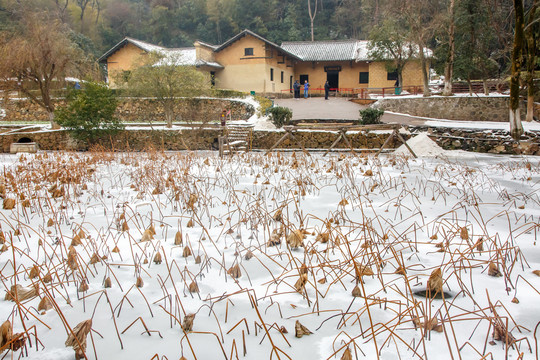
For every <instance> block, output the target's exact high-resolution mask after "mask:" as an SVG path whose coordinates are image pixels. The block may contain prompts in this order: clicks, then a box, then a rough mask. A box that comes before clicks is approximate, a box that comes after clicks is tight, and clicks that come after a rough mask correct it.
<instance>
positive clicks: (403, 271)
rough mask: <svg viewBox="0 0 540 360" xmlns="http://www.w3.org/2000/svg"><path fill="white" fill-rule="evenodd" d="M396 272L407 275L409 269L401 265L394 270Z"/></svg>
mask: <svg viewBox="0 0 540 360" xmlns="http://www.w3.org/2000/svg"><path fill="white" fill-rule="evenodd" d="M394 274H398V275H406V274H407V271H406V270H405V268H404V267H403V266H401V265H400V266H399V267H398V268H397V269H396V271H394Z"/></svg>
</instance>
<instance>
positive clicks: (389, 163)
mask: <svg viewBox="0 0 540 360" xmlns="http://www.w3.org/2000/svg"><path fill="white" fill-rule="evenodd" d="M426 139H427V140H426ZM428 140H429V139H428V138H427V137H426V138H425V139H423V140H422V139H421V138H418V139H417V140H416V144H415V143H413V142H412V141H411V142H410V144H411V146H413V149H414V150H415V152H417V154H418V155H420V157H419V158H418V159H414V160H413V159H410V158H407V154H406V152H405V153H403V154H395V155H384V156H381V157H380V158H374V157H361V156H354V155H352V154H338V155H332V156H329V157H322V156H321V155H314V154H312V155H308V154H303V153H296V154H286V155H283V154H280V153H273V154H272V155H264V154H262V153H251V154H247V155H242V156H236V157H233V158H226V159H220V158H218V157H216V154H215V153H211V152H194V153H192V152H179V153H144V154H143V153H123V154H108V153H39V154H37V155H34V156H30V155H25V156H15V155H0V162H1V164H2V168H1V170H2V178H1V179H0V193H2V194H3V195H2V196H3V198H4V199H14V200H15V202H16V205H15V207H14V208H13V209H0V224H1V230H2V232H3V235H4V237H5V243H4V244H3V245H5V246H3V245H0V246H3V248H2V251H3V252H2V253H0V270H1V275H0V279H1V280H2V285H1V286H2V289H3V291H4V293H5V294H7V291H8V290H9V289H11V287H12V286H14V285H21V286H23V287H25V288H29V289H30V290H32V289H33V286H34V285H39V290H38V291H37V293H36V294H35V295H37V296H33V297H32V296H31V297H30V298H29V299H26V300H22V301H20V303H17V302H14V301H9V300H0V315H1V318H0V322H3V321H4V320H10V321H11V323H12V324H13V332H14V333H21V332H24V331H25V329H27V331H28V333H29V334H31V336H30V337H29V338H28V339H27V340H26V349H25V350H24V351H25V352H24V355H25V356H26V355H28V357H29V358H30V359H55V360H61V359H72V358H74V351H73V349H72V348H66V347H65V344H64V343H65V341H66V339H67V338H68V333H69V332H70V330H69V328H71V329H73V328H75V326H76V325H77V324H79V323H80V322H82V321H84V320H88V319H92V330H93V331H92V332H90V335H91V336H90V335H88V337H87V348H86V356H87V358H88V359H95V358H98V359H151V358H154V359H165V358H167V359H179V358H181V357H182V356H184V357H185V358H186V359H195V358H197V359H220V358H225V359H236V358H246V359H268V358H273V359H277V358H278V356H279V358H281V359H287V358H288V359H295V360H296V359H348V357H346V351H347V349H349V351H350V352H351V354H352V357H353V358H356V357H357V358H359V359H362V358H367V359H377V358H380V359H425V358H429V359H450V358H454V359H458V358H461V359H479V358H482V357H483V356H484V355H486V358H493V359H503V358H505V356H506V354H508V358H510V359H512V358H513V359H517V358H519V356H520V354H522V356H523V359H534V358H535V354H536V352H537V351H538V349H537V348H536V347H537V340H536V339H535V330H536V328H537V326H538V324H539V322H540V307H539V306H538V302H539V300H540V293H539V290H540V277H539V276H537V275H535V274H534V273H533V271H534V270H540V249H539V247H538V245H537V238H538V232H539V230H540V229H539V223H540V197H539V195H540V194H539V190H540V186H539V182H540V159H539V158H536V157H517V156H516V157H503V156H495V155H480V154H475V155H468V156H461V155H460V154H462V153H451V152H448V151H446V152H444V151H439V150H437V149H436V148H434V147H433V146H434V145H433V144H431V143H429V142H428ZM435 146H436V145H435ZM433 151H435V152H436V154H434V153H433ZM430 154H431V155H437V157H433V156H430ZM4 205H6V203H5V201H4ZM7 205H8V207H9V204H7ZM0 239H1V238H0ZM300 244H301V246H298V247H296V245H300ZM71 245H74V246H73V247H72V246H71ZM157 254H159V256H157ZM156 257H158V258H159V257H161V261H159V259H156ZM437 269H440V270H441V274H442V278H438V277H437V276H436V275H437ZM431 274H435V275H434V276H433V277H432V280H433V281H435V282H436V281H437V280H441V279H442V287H443V290H444V291H445V297H444V299H440V298H436V299H427V298H425V297H422V296H420V295H415V293H416V292H418V291H420V292H422V291H425V290H426V286H427V283H428V279H429V278H430V276H431ZM499 274H500V275H501V276H491V275H499ZM109 281H110V285H111V286H110V287H105V286H104V285H105V284H108V283H109ZM430 283H432V282H430ZM136 284H138V285H141V286H140V287H137V286H136ZM81 285H82V286H81ZM85 285H88V286H87V289H85ZM79 290H80V291H79ZM190 290H191V291H190ZM197 290H198V291H197ZM34 292H35V291H34ZM353 293H354V294H355V295H357V296H353ZM21 294H22V292H21V293H19V295H18V296H21ZM8 298H9V295H8ZM43 298H47V299H49V300H50V302H51V304H52V308H51V309H50V310H47V311H45V310H38V305H39V304H40V301H42V300H41V299H43ZM44 301H46V300H44ZM187 314H195V318H194V320H193V324H192V328H191V331H184V330H183V329H182V326H181V324H183V325H184V327H186V328H188V329H189V320H188V321H185V319H184V318H185V316H186V315H187ZM297 321H298V322H299V323H297ZM298 324H302V325H303V326H305V328H307V329H309V331H310V332H312V334H309V335H304V336H302V337H301V338H300V337H295V327H296V326H300V325H298ZM494 329H496V330H495V331H494ZM506 330H508V331H506ZM538 336H539V335H538V332H536V338H538ZM506 339H509V340H508V342H509V343H510V344H511V345H512V346H510V347H506V346H505V345H504V343H505V341H506ZM0 340H1V339H0ZM0 346H1V345H0ZM20 353H21V350H18V351H17V352H16V353H14V354H13V358H18V357H19V355H20ZM4 354H5V353H4ZM4 354H2V355H4ZM377 354H378V355H377ZM11 356H12V355H10V354H8V355H7V357H8V358H10V357H11Z"/></svg>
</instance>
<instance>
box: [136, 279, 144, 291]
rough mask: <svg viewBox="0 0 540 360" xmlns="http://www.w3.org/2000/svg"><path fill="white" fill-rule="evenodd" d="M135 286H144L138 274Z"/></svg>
mask: <svg viewBox="0 0 540 360" xmlns="http://www.w3.org/2000/svg"><path fill="white" fill-rule="evenodd" d="M135 286H136V287H138V288H142V287H143V286H144V281H143V279H142V277H140V276H138V277H137V281H136V282H135Z"/></svg>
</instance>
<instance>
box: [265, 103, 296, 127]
mask: <svg viewBox="0 0 540 360" xmlns="http://www.w3.org/2000/svg"><path fill="white" fill-rule="evenodd" d="M268 112H269V114H270V121H272V123H273V124H274V125H275V126H276V127H277V128H280V127H283V125H286V124H288V123H289V122H290V121H291V119H292V110H291V109H289V108H286V107H281V106H275V107H273V108H270V109H269V110H268Z"/></svg>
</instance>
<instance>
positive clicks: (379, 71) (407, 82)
mask: <svg viewBox="0 0 540 360" xmlns="http://www.w3.org/2000/svg"><path fill="white" fill-rule="evenodd" d="M387 74H388V70H387V69H386V65H385V63H384V62H373V63H370V64H369V87H370V88H383V87H393V86H394V84H395V83H396V81H395V80H387ZM415 85H418V86H420V85H422V67H421V65H420V61H409V62H408V63H407V64H405V68H403V84H402V86H415Z"/></svg>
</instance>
